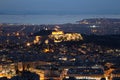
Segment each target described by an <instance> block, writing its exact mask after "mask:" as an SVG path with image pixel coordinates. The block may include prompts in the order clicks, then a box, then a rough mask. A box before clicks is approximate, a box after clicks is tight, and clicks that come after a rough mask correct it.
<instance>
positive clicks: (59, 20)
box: [0, 15, 120, 25]
mask: <svg viewBox="0 0 120 80" xmlns="http://www.w3.org/2000/svg"><path fill="white" fill-rule="evenodd" d="M88 18H120V15H0V23H11V24H33V25H34V24H37V25H41V24H66V23H73V24H74V23H76V21H80V20H82V19H88Z"/></svg>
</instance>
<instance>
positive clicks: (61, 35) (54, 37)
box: [34, 28, 83, 44]
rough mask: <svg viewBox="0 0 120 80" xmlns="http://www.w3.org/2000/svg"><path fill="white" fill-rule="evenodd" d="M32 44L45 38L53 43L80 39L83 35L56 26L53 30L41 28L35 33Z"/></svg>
mask: <svg viewBox="0 0 120 80" xmlns="http://www.w3.org/2000/svg"><path fill="white" fill-rule="evenodd" d="M35 36H36V37H35V40H34V44H36V43H39V42H40V38H41V41H43V42H45V40H47V39H48V40H51V41H53V42H55V43H58V42H64V41H81V40H83V37H82V35H81V34H79V33H72V32H63V31H62V30H59V29H58V28H55V29H54V30H41V31H40V32H38V33H36V35H35Z"/></svg>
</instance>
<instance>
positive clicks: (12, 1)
mask: <svg viewBox="0 0 120 80" xmlns="http://www.w3.org/2000/svg"><path fill="white" fill-rule="evenodd" d="M119 3H120V1H119V0H116V1H113V0H106V1H104V0H99V1H98V0H92V1H90V0H29V1H25V0H1V1H0V14H120V6H119Z"/></svg>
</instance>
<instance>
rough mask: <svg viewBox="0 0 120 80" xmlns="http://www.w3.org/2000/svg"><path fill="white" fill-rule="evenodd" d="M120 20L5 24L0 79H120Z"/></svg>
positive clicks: (0, 36)
mask: <svg viewBox="0 0 120 80" xmlns="http://www.w3.org/2000/svg"><path fill="white" fill-rule="evenodd" d="M119 66H120V19H111V18H93V19H83V20H81V21H76V24H71V23H67V24H54V25H51V24H43V25H32V24H17V23H14V24H11V23H1V24H0V80H120V67H119Z"/></svg>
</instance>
